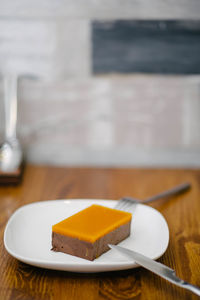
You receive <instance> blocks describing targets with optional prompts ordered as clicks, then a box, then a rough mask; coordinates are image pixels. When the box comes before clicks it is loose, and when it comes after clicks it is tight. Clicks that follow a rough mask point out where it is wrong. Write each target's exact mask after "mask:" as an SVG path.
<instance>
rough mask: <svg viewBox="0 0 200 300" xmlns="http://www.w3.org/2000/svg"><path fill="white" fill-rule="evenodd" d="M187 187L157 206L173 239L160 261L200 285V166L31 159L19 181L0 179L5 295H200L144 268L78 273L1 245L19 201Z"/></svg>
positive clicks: (8, 299) (0, 289) (1, 290)
mask: <svg viewBox="0 0 200 300" xmlns="http://www.w3.org/2000/svg"><path fill="white" fill-rule="evenodd" d="M186 181H187V182H190V183H191V184H192V188H191V190H190V191H188V192H187V193H185V194H183V195H180V196H177V197H173V198H172V199H171V200H170V201H165V200H160V201H158V202H156V203H154V204H152V206H153V207H154V208H156V209H158V210H159V211H160V212H161V213H162V214H163V216H164V217H165V218H166V220H167V222H168V225H169V229H170V243H169V247H168V249H167V251H166V252H165V254H164V255H163V256H162V257H161V258H160V259H159V261H160V262H162V263H164V264H166V265H168V266H169V267H171V268H174V269H175V270H176V272H177V275H179V276H180V277H181V278H183V279H185V280H187V281H189V282H191V283H193V284H196V285H198V286H200V276H199V275H200V171H199V170H173V169H128V168H127V169H109V168H107V169H105V168H56V167H47V166H31V165H29V166H26V168H25V172H24V177H23V181H22V183H21V184H20V185H19V186H15V187H11V186H6V187H0V299H3V300H14V299H18V300H20V299H24V300H29V299H31V300H33V299H34V300H39V299H41V300H44V299H45V300H53V299H61V300H62V299H76V300H79V299H83V300H94V299H101V300H102V299H110V300H111V299H112V300H113V299H122V300H130V299H134V300H135V299H141V300H146V299H148V300H149V299H167V300H169V299H176V300H179V299H180V300H183V299H187V300H190V299H198V297H197V296H195V295H194V294H192V293H190V292H189V291H186V290H183V289H181V288H179V287H176V286H174V285H172V284H170V283H169V282H167V281H165V280H164V279H161V278H160V277H158V276H156V275H154V274H152V273H151V272H149V271H146V270H144V269H143V268H137V269H131V270H126V271H117V272H108V273H99V274H76V273H70V272H62V271H54V270H45V269H41V268H37V267H32V266H29V265H26V264H24V263H21V262H19V261H17V260H16V259H14V258H13V257H11V256H10V255H9V254H8V253H7V252H6V250H5V248H4V245H3V233H4V228H5V225H6V222H7V221H8V219H9V217H10V216H11V215H12V213H13V212H14V211H15V210H16V209H17V208H18V207H20V206H22V205H24V204H27V203H31V202H35V201H43V200H52V199H63V198H100V199H101V198H102V199H119V198H120V197H122V196H125V195H126V196H127V195H129V196H134V197H138V198H140V199H145V198H147V197H148V196H151V195H153V194H156V193H158V192H161V191H163V190H166V189H168V188H171V187H173V186H175V185H177V184H180V183H183V182H186Z"/></svg>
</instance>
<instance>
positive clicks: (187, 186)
mask: <svg viewBox="0 0 200 300" xmlns="http://www.w3.org/2000/svg"><path fill="white" fill-rule="evenodd" d="M190 188H191V184H190V183H183V184H180V185H178V186H176V187H174V188H172V189H169V190H167V191H165V192H162V193H160V194H157V195H154V196H152V197H150V198H148V199H146V200H144V201H142V203H149V202H153V201H155V200H158V199H160V198H168V197H170V196H172V195H178V194H181V193H183V192H186V191H187V190H189V189H190Z"/></svg>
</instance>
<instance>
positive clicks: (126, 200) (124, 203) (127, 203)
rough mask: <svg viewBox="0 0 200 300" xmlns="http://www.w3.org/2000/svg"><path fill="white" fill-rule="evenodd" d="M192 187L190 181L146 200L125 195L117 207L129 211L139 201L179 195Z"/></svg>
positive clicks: (144, 201)
mask: <svg viewBox="0 0 200 300" xmlns="http://www.w3.org/2000/svg"><path fill="white" fill-rule="evenodd" d="M190 188H191V185H190V184H189V183H183V184H180V185H177V186H175V187H174V188H172V189H169V190H166V191H164V192H162V193H159V194H157V195H154V196H152V197H150V198H148V199H146V200H139V199H135V198H131V197H123V198H122V199H121V200H119V201H118V203H117V204H116V205H115V207H114V208H115V209H119V210H124V211H129V210H131V209H133V208H134V207H135V205H136V204H137V203H142V204H145V203H149V202H153V201H155V200H158V199H163V198H169V197H170V196H175V195H179V194H181V193H183V192H186V191H187V190H189V189H190Z"/></svg>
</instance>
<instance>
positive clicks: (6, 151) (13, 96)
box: [0, 74, 23, 173]
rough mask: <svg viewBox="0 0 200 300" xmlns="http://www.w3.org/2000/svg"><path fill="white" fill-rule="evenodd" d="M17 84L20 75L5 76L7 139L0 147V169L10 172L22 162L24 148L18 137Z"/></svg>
mask: <svg viewBox="0 0 200 300" xmlns="http://www.w3.org/2000/svg"><path fill="white" fill-rule="evenodd" d="M17 85H18V77H17V76H16V75H13V74H6V75H5V76H4V109H5V141H4V142H3V144H2V145H1V147H0V171H1V172H5V173H9V172H14V171H15V170H17V169H18V168H19V167H20V165H21V163H22V158H23V155H22V148H21V145H20V143H19V141H18V139H17V134H16V127H17Z"/></svg>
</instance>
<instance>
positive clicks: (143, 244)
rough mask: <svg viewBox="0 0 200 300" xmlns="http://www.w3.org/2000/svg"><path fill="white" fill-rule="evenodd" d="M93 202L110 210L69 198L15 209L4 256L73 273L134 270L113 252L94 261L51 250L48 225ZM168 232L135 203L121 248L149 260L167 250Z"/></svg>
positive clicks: (111, 203) (148, 210) (159, 219)
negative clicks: (128, 232) (133, 251)
mask: <svg viewBox="0 0 200 300" xmlns="http://www.w3.org/2000/svg"><path fill="white" fill-rule="evenodd" d="M93 203H97V204H100V205H104V206H108V207H114V206H115V204H116V201H114V200H97V199H93V200H91V199H87V200H86V199H76V200H74V199H72V200H52V201H43V202H35V203H32V204H28V205H25V206H23V207H21V208H19V209H17V210H16V212H15V213H14V214H13V215H12V216H11V217H10V219H9V221H8V223H7V225H6V228H5V232H4V245H5V248H6V250H7V251H8V253H10V254H11V255H12V256H13V257H15V258H17V259H18V260H20V261H22V262H25V263H28V264H30V265H34V266H38V267H43V268H48V269H55V270H65V271H73V272H104V271H113V270H124V269H130V268H134V267H137V266H138V265H137V264H136V263H135V262H133V261H132V260H130V259H128V258H126V257H123V256H122V255H121V254H120V253H118V252H117V251H115V250H114V249H112V250H110V251H108V252H106V253H104V254H103V255H101V256H100V257H99V258H97V259H95V260H94V261H92V262H91V261H87V260H85V259H82V258H78V257H75V256H71V255H68V254H64V253H59V252H53V251H51V250H50V249H51V228H52V225H53V224H55V223H57V222H59V221H61V220H63V219H65V218H67V217H68V216H71V215H72V214H74V213H76V212H78V211H79V210H82V209H84V208H85V207H87V206H89V205H91V204H93ZM168 242H169V230H168V226H167V223H166V221H165V219H164V217H163V216H162V215H161V214H160V213H159V212H158V211H157V210H155V209H153V208H151V207H149V206H146V205H141V204H138V205H137V207H136V209H135V210H134V212H133V218H132V226H131V235H130V237H129V238H127V239H126V240H124V241H123V242H121V243H120V245H121V246H123V247H127V248H129V249H132V250H135V251H138V252H140V253H142V254H144V255H146V256H148V257H150V258H152V259H157V258H158V257H160V256H161V255H162V254H163V253H164V252H165V250H166V249H167V246H168Z"/></svg>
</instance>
